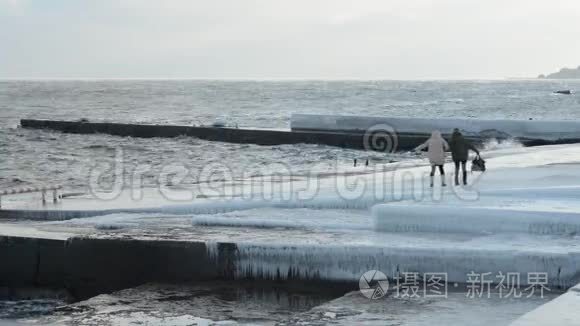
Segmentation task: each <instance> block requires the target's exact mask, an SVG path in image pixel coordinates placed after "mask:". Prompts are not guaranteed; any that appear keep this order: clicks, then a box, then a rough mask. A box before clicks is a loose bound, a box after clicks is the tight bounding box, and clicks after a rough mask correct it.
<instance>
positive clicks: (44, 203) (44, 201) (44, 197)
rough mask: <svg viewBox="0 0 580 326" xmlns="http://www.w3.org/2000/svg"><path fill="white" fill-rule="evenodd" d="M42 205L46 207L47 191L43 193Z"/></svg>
mask: <svg viewBox="0 0 580 326" xmlns="http://www.w3.org/2000/svg"><path fill="white" fill-rule="evenodd" d="M42 204H43V205H46V190H43V191H42Z"/></svg>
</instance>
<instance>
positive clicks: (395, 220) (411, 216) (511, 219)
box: [372, 204, 580, 235]
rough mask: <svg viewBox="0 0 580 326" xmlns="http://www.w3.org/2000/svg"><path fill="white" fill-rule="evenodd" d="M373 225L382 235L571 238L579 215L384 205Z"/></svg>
mask: <svg viewBox="0 0 580 326" xmlns="http://www.w3.org/2000/svg"><path fill="white" fill-rule="evenodd" d="M372 212H373V216H374V225H375V229H376V230H377V231H385V232H456V233H501V232H521V233H532V234H561V235H570V234H578V233H579V232H580V213H562V212H551V213H547V212H541V211H531V210H510V209H499V208H487V207H486V208H478V207H465V206H457V205H456V206H450V205H445V204H442V205H401V204H386V205H377V206H375V207H373V210H372Z"/></svg>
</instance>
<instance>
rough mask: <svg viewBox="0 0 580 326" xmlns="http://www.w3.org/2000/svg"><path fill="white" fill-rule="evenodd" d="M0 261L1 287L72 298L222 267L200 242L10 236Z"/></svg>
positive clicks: (210, 275) (185, 278)
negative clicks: (46, 290)
mask: <svg viewBox="0 0 580 326" xmlns="http://www.w3.org/2000/svg"><path fill="white" fill-rule="evenodd" d="M223 250H227V247H224V249H223ZM0 261H2V262H3V263H2V268H0V287H7V288H18V287H47V288H54V289H66V290H67V291H68V292H69V293H70V295H71V296H72V297H73V298H74V299H76V300H82V299H86V298H89V297H92V296H95V295H98V294H101V293H109V292H112V291H116V290H120V289H124V288H128V287H133V286H137V285H140V284H143V283H147V282H171V283H177V282H194V281H201V280H207V279H215V278H217V277H218V276H219V275H222V274H223V272H221V271H220V265H221V264H226V263H224V262H220V261H214V260H209V259H208V257H207V250H206V246H205V243H204V242H194V241H193V242H192V241H190V242H180V241H138V240H130V239H89V238H82V237H73V238H67V239H45V238H34V237H13V236H0ZM225 266H227V264H226V265H225Z"/></svg>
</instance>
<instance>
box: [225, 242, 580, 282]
mask: <svg viewBox="0 0 580 326" xmlns="http://www.w3.org/2000/svg"><path fill="white" fill-rule="evenodd" d="M237 255H238V256H237V261H236V277H238V278H246V277H251V278H263V279H314V280H316V279H323V280H336V281H357V280H358V279H359V278H360V276H361V275H362V274H363V273H365V272H367V271H369V270H373V269H376V270H380V271H382V272H383V273H385V274H386V275H387V276H388V277H390V278H395V277H397V276H399V275H400V273H403V272H418V273H420V274H423V273H429V272H430V273H442V272H445V273H447V281H448V282H457V283H466V281H467V275H468V274H469V273H472V272H476V273H491V274H490V275H493V276H495V275H498V273H499V272H503V273H506V272H511V273H521V274H523V275H526V273H528V272H533V271H541V272H545V273H547V275H548V282H549V283H550V285H551V286H560V287H569V286H572V285H574V284H576V283H577V282H578V281H579V279H578V278H579V276H578V267H579V266H580V265H579V263H580V254H578V253H576V254H567V253H541V252H536V251H533V250H529V251H528V250H521V251H514V250H512V249H508V248H503V249H489V250H486V249H484V248H482V249H477V248H470V249H467V248H461V247H458V248H421V247H416V248H413V247H412V246H410V247H406V248H405V247H400V248H386V247H356V246H346V247H345V246H306V245H304V246H300V245H290V244H289V245H267V244H260V245H256V244H245V243H239V244H237ZM495 281H496V282H497V280H495ZM522 282H523V283H524V284H525V283H526V282H527V280H526V279H525V277H524V280H522Z"/></svg>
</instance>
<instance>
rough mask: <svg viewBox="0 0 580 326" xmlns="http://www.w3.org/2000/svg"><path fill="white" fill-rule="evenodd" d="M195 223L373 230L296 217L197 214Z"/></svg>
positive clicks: (247, 226)
mask: <svg viewBox="0 0 580 326" xmlns="http://www.w3.org/2000/svg"><path fill="white" fill-rule="evenodd" d="M192 224H193V225H201V226H226V227H245V228H263V229H275V228H282V229H322V230H334V229H337V230H371V229H372V227H371V226H370V225H361V224H355V223H337V222H334V223H333V222H332V221H329V222H320V221H312V222H306V221H300V220H296V219H286V220H280V219H268V218H239V217H216V216H196V217H193V218H192Z"/></svg>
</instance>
